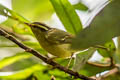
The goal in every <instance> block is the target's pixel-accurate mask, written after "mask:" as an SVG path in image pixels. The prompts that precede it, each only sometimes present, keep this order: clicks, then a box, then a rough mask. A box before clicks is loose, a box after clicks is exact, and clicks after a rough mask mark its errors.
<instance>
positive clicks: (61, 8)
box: [50, 0, 82, 34]
mask: <svg viewBox="0 0 120 80" xmlns="http://www.w3.org/2000/svg"><path fill="white" fill-rule="evenodd" d="M50 1H51V3H52V5H53V7H54V9H55V11H56V13H57V15H58V17H59V19H60V20H61V22H62V23H63V25H64V27H65V28H66V30H67V31H68V32H70V33H73V34H76V33H77V32H78V31H80V30H81V29H82V24H81V21H80V19H79V17H78V15H77V13H76V12H75V9H74V7H73V6H72V5H71V4H70V3H69V2H68V0H50Z"/></svg>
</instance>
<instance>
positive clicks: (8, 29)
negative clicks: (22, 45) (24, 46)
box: [0, 25, 28, 41]
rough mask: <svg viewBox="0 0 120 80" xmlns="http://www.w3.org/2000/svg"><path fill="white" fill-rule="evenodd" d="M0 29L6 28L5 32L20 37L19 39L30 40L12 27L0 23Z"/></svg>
mask: <svg viewBox="0 0 120 80" xmlns="http://www.w3.org/2000/svg"><path fill="white" fill-rule="evenodd" d="M0 29H2V30H4V31H5V32H7V33H9V34H11V35H12V36H14V37H16V38H18V39H19V40H21V41H26V40H28V39H27V38H25V37H23V36H21V35H19V34H17V33H15V32H14V31H13V30H12V29H11V28H8V27H6V26H3V25H0Z"/></svg>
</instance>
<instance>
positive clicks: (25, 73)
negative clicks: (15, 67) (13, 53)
mask: <svg viewBox="0 0 120 80" xmlns="http://www.w3.org/2000/svg"><path fill="white" fill-rule="evenodd" d="M42 69H44V67H43V66H41V65H40V64H36V65H33V66H31V67H29V68H26V69H24V70H20V71H15V72H11V73H10V74H9V75H7V74H5V72H4V74H1V75H0V78H1V79H26V78H27V77H29V76H30V75H32V74H33V72H35V71H38V70H42ZM1 73H3V72H1ZM8 73H9V72H8Z"/></svg>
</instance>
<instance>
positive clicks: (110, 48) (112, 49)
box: [98, 41, 116, 57]
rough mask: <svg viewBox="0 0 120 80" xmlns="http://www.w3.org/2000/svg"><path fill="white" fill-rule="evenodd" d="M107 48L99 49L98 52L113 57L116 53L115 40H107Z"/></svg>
mask: <svg viewBox="0 0 120 80" xmlns="http://www.w3.org/2000/svg"><path fill="white" fill-rule="evenodd" d="M103 47H105V48H106V49H101V48H99V49H98V52H99V53H100V54H101V55H102V56H103V57H112V56H113V55H114V54H115V50H116V47H115V44H114V42H113V41H110V42H107V43H105V44H104V45H103Z"/></svg>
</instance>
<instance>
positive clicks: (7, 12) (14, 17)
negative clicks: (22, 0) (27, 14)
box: [0, 4, 30, 23]
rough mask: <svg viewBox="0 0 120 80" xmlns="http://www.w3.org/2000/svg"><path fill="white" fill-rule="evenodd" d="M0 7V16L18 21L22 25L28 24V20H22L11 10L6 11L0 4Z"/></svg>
mask: <svg viewBox="0 0 120 80" xmlns="http://www.w3.org/2000/svg"><path fill="white" fill-rule="evenodd" d="M0 7H1V8H0V12H1V15H3V16H7V17H10V18H12V19H15V20H18V21H20V22H22V23H24V22H30V21H29V20H27V19H26V18H24V17H23V16H21V15H20V14H18V13H16V12H14V11H13V10H10V9H8V8H7V7H5V6H3V5H2V4H0ZM5 11H6V12H5ZM3 13H4V14H3Z"/></svg>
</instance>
